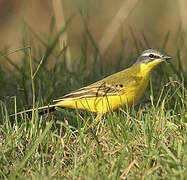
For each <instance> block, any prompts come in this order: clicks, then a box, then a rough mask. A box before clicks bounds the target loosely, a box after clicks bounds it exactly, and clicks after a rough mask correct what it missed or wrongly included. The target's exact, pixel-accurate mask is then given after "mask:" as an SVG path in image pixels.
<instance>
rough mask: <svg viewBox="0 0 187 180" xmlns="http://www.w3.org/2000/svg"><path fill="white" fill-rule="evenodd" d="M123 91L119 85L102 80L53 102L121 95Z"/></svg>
mask: <svg viewBox="0 0 187 180" xmlns="http://www.w3.org/2000/svg"><path fill="white" fill-rule="evenodd" d="M123 93H124V90H123V89H122V87H120V85H118V86H117V85H110V84H107V83H105V82H104V83H102V84H92V85H90V86H86V87H83V88H81V89H78V90H76V91H73V92H71V93H69V94H67V95H65V96H63V97H61V98H59V99H57V100H54V101H53V102H59V101H69V100H75V99H81V98H91V97H103V96H115V95H121V94H123Z"/></svg>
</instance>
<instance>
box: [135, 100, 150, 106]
mask: <svg viewBox="0 0 187 180" xmlns="http://www.w3.org/2000/svg"><path fill="white" fill-rule="evenodd" d="M147 103H151V100H150V99H142V100H141V101H139V102H137V103H136V104H135V105H134V107H137V106H139V105H140V104H147Z"/></svg>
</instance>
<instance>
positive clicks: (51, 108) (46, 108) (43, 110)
mask: <svg viewBox="0 0 187 180" xmlns="http://www.w3.org/2000/svg"><path fill="white" fill-rule="evenodd" d="M55 108H56V106H55V105H49V106H42V107H39V108H35V109H34V110H35V111H36V110H38V114H39V115H40V116H41V115H44V114H47V113H51V112H53V111H55V110H56V109H55ZM32 111H33V109H28V110H25V111H21V112H18V113H14V114H10V115H9V117H12V116H16V115H21V114H24V113H31V112H32Z"/></svg>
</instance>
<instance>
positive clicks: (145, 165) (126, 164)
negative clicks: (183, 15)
mask: <svg viewBox="0 0 187 180" xmlns="http://www.w3.org/2000/svg"><path fill="white" fill-rule="evenodd" d="M62 32H63V31H62ZM90 35H91V34H88V36H90ZM58 37H59V34H57V36H56V37H55V38H54V41H53V42H50V43H49V44H46V47H45V48H46V51H45V53H44V55H42V58H38V59H37V58H35V57H34V55H33V52H32V51H31V48H32V46H31V47H26V46H24V47H23V48H22V49H19V51H18V50H14V51H13V52H12V53H18V52H19V53H21V52H22V53H23V57H22V63H21V64H20V66H18V65H16V64H14V63H13V60H12V59H10V58H9V56H8V52H4V55H5V56H3V57H2V58H3V59H4V60H5V59H6V60H7V62H9V63H10V64H11V65H12V66H13V68H9V67H8V66H6V65H5V66H4V67H3V68H2V67H0V76H1V79H0V84H1V86H0V90H1V94H0V97H1V101H0V105H1V111H0V178H2V179H6V178H7V179H15V178H18V179H31V178H32V179H52V178H55V179H61V178H64V179H177V178H178V179H185V178H186V177H187V133H186V132H187V124H186V123H187V115H186V111H187V96H186V89H185V88H186V87H185V85H186V79H187V75H186V74H185V72H183V71H182V66H181V63H180V62H181V58H180V53H178V66H175V65H174V64H171V63H169V64H162V65H161V66H159V67H158V68H157V69H156V71H154V73H153V75H152V79H151V81H150V88H148V90H147V92H146V97H151V100H152V103H151V104H141V105H140V106H138V107H135V108H131V109H128V110H124V109H120V110H119V111H118V112H110V113H108V114H106V115H105V116H104V117H103V118H102V120H101V121H100V122H99V124H98V125H97V126H96V128H95V130H94V131H90V130H88V128H89V126H90V124H92V123H93V121H94V118H95V114H92V113H89V112H85V111H78V110H68V109H59V111H58V112H55V113H52V114H47V115H44V116H38V113H37V111H33V113H32V114H31V115H27V114H24V115H22V116H21V117H17V116H16V117H15V118H9V116H8V114H9V113H13V112H14V111H20V110H24V109H27V108H32V106H35V107H38V106H42V105H44V104H45V105H46V104H48V103H50V102H51V100H52V99H55V98H56V97H59V96H62V95H64V94H66V93H67V92H70V91H72V90H74V89H77V88H79V87H82V86H84V85H87V84H89V83H90V82H94V81H96V80H98V79H100V78H102V77H103V76H104V75H106V74H111V72H116V71H118V70H119V69H121V68H122V67H120V65H119V61H120V62H121V55H120V58H119V61H118V62H117V63H116V66H113V67H116V69H111V68H110V66H109V64H106V65H105V66H102V65H101V64H100V63H99V61H95V63H94V66H93V69H91V70H90V71H89V74H85V62H86V61H87V58H86V53H87V49H86V42H85V44H84V43H83V44H82V56H81V57H80V58H79V60H80V61H79V64H77V65H76V66H74V67H73V71H69V70H68V68H67V64H66V61H65V59H66V58H65V55H64V52H65V51H64V52H63V53H62V54H58V55H55V54H53V59H54V60H55V63H54V67H53V68H49V67H48V66H47V64H48V61H50V55H51V53H52V52H55V48H56V46H57V43H58V41H57V39H58ZM166 38H167V37H166ZM92 43H93V42H92ZM94 45H96V44H94ZM164 46H165V45H164ZM161 47H162V46H161ZM123 49H124V47H123ZM17 51H18V52H17ZM95 57H96V56H95ZM126 57H129V59H128V60H129V62H130V61H133V60H135V58H136V57H133V56H132V54H131V55H129V54H126ZM101 62H102V60H101ZM123 66H124V68H125V67H126V65H123Z"/></svg>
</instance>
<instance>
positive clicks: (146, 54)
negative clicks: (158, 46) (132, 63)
mask: <svg viewBox="0 0 187 180" xmlns="http://www.w3.org/2000/svg"><path fill="white" fill-rule="evenodd" d="M150 54H153V55H155V54H154V53H151V52H148V53H144V54H142V55H143V56H149V55H150Z"/></svg>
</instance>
